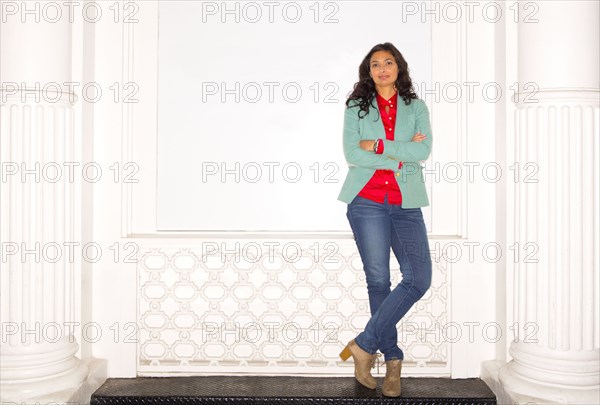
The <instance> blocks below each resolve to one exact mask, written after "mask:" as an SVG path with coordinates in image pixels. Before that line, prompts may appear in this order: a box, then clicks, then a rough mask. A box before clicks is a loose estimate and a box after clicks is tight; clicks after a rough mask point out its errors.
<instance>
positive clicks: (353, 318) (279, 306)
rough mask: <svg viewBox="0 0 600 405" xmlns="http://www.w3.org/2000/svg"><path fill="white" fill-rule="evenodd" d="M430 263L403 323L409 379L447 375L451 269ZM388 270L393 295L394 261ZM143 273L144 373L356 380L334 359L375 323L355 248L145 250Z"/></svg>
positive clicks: (232, 245)
mask: <svg viewBox="0 0 600 405" xmlns="http://www.w3.org/2000/svg"><path fill="white" fill-rule="evenodd" d="M352 242H353V241H352ZM344 244H345V245H344ZM432 259H433V280H432V287H431V288H430V290H429V291H428V292H427V293H426V295H425V296H424V297H423V298H422V299H421V300H420V301H419V302H418V303H417V304H416V305H415V306H414V307H413V308H412V309H411V310H410V312H409V313H408V314H407V316H406V317H405V318H404V319H403V320H402V321H401V322H400V323H399V324H398V331H399V342H400V343H399V344H400V347H401V348H402V349H403V351H404V352H405V362H404V365H403V370H404V371H405V372H407V373H410V372H411V369H412V371H413V372H415V373H426V374H449V361H448V342H447V341H445V339H444V338H443V334H441V333H440V328H443V325H446V324H447V323H448V319H447V312H448V292H449V291H448V283H447V275H448V268H447V263H446V262H445V261H443V260H440V258H434V257H432ZM391 269H392V287H393V286H394V285H395V284H396V283H398V282H399V281H400V280H401V275H400V270H399V265H398V263H397V262H396V260H395V257H394V256H393V255H392V261H391ZM138 271H139V288H138V294H139V300H138V302H139V304H138V318H139V319H138V324H139V347H138V373H139V374H140V375H154V374H164V373H189V374H193V373H230V372H250V373H268V374H295V373H307V374H347V373H351V372H352V363H351V361H350V362H347V363H343V362H340V359H339V357H338V354H339V352H340V350H341V349H342V348H343V346H344V345H345V343H346V342H347V341H349V340H350V339H352V338H353V337H354V336H356V334H357V333H358V332H359V331H360V330H361V329H362V328H363V327H364V326H365V325H366V323H367V320H368V318H369V307H368V296H367V289H366V282H365V276H364V272H363V270H362V262H361V260H360V256H359V255H358V252H357V250H356V247H355V245H353V244H352V243H347V242H343V243H340V244H337V243H333V242H319V241H317V242H314V241H313V242H307V243H304V244H303V243H297V242H291V243H285V242H283V243H277V244H275V243H273V244H267V243H266V242H261V241H254V242H248V241H244V242H235V241H232V240H225V241H223V242H211V243H210V244H208V245H206V244H202V246H187V247H172V246H155V245H154V246H150V245H148V246H142V247H141V249H140V255H139V262H138ZM383 370H384V369H382V371H383Z"/></svg>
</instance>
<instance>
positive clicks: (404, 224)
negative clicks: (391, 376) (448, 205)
mask: <svg viewBox="0 0 600 405" xmlns="http://www.w3.org/2000/svg"><path fill="white" fill-rule="evenodd" d="M346 216H347V217H348V221H349V222H350V227H351V228H352V232H353V233H354V240H355V241H356V246H357V247H358V252H359V254H360V257H361V259H362V262H363V267H364V271H365V275H366V278H367V291H368V294H369V307H370V309H371V318H370V319H369V322H368V323H367V326H366V327H365V330H364V331H363V332H361V333H360V334H359V335H358V336H357V337H356V339H355V341H356V344H357V345H358V346H359V347H360V348H361V349H363V350H364V351H366V352H368V353H371V354H375V353H376V352H377V350H380V351H381V352H382V353H383V354H384V358H385V361H388V360H392V359H400V360H403V359H404V353H403V352H402V350H401V349H400V348H399V347H398V333H397V330H396V324H397V323H398V322H399V321H400V319H402V317H403V316H404V315H405V314H406V313H407V312H408V310H409V309H410V308H411V307H412V306H413V304H414V303H415V302H417V301H418V300H419V299H420V298H421V297H422V296H423V294H425V292H426V291H427V290H428V289H429V286H430V285H431V256H430V252H429V242H428V240H427V230H426V228H425V222H424V221H423V213H422V212H421V209H420V208H402V206H401V205H399V204H388V202H387V196H386V199H385V201H384V203H383V204H381V203H378V202H375V201H372V200H369V199H367V198H363V197H361V196H356V197H355V198H354V199H353V200H352V202H351V203H350V204H348V210H347V212H346ZM390 248H391V249H392V250H393V251H394V255H395V256H396V259H398V263H399V264H400V272H401V273H402V281H401V282H400V283H399V284H398V285H397V286H396V287H395V288H394V289H393V290H390V286H391V282H390Z"/></svg>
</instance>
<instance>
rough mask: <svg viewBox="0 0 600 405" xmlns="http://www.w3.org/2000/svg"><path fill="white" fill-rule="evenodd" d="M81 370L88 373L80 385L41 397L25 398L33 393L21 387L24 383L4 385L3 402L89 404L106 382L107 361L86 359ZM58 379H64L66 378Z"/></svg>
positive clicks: (29, 388) (33, 404) (34, 404)
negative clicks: (27, 394)
mask: <svg viewBox="0 0 600 405" xmlns="http://www.w3.org/2000/svg"><path fill="white" fill-rule="evenodd" d="M79 369H83V370H85V371H84V372H85V373H86V375H85V377H84V378H83V380H82V381H81V382H80V383H79V385H77V386H75V387H71V388H67V389H63V390H62V391H56V392H53V393H51V394H45V395H41V396H32V397H28V398H24V397H23V395H24V393H26V392H28V391H29V392H31V390H32V387H31V386H30V387H27V386H25V387H23V386H21V385H22V384H23V383H20V384H19V385H18V386H17V385H14V386H8V384H6V385H5V384H3V385H2V398H1V402H2V403H3V404H6V405H12V404H11V402H12V403H15V404H18V405H29V404H31V405H39V404H48V403H55V404H66V403H71V404H89V403H90V398H91V396H92V394H93V393H94V392H95V391H96V390H97V389H98V388H100V386H101V385H102V384H104V382H105V381H106V378H107V367H106V360H103V359H95V358H89V359H85V360H82V361H81V367H80V368H79ZM57 378H64V376H63V377H57ZM29 384H30V385H31V384H36V383H29Z"/></svg>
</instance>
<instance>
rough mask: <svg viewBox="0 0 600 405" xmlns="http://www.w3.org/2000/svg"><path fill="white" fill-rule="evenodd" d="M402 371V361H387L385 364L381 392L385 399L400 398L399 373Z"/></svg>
mask: <svg viewBox="0 0 600 405" xmlns="http://www.w3.org/2000/svg"><path fill="white" fill-rule="evenodd" d="M401 369H402V360H389V361H386V362H385V379H384V380H383V387H382V389H381V392H382V393H383V395H385V396H386V397H399V396H400V391H401V387H400V371H401Z"/></svg>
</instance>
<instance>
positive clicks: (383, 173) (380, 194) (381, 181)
mask: <svg viewBox="0 0 600 405" xmlns="http://www.w3.org/2000/svg"><path fill="white" fill-rule="evenodd" d="M397 95H398V92H396V93H394V95H393V96H392V97H390V99H389V100H386V99H384V98H383V97H381V96H380V95H379V94H377V105H378V107H379V113H380V114H381V120H382V122H383V127H384V128H385V138H386V139H389V140H392V141H393V140H394V129H395V126H396V111H397V110H398V106H397V105H396V97H397ZM386 106H388V107H389V111H386V109H385V107H386ZM375 153H383V142H382V140H381V139H380V140H379V147H378V148H377V151H376V152H375ZM401 167H402V162H399V164H398V169H400V168H401ZM386 194H387V197H388V204H402V192H401V191H400V187H398V182H397V181H396V178H395V176H394V171H393V170H388V169H378V170H375V174H373V177H371V179H370V180H369V182H368V183H367V184H366V185H365V186H364V187H363V189H362V190H361V191H360V192H359V193H358V195H359V196H361V197H364V198H368V199H369V200H373V201H376V202H378V203H382V204H383V202H384V198H385V195H386Z"/></svg>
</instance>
